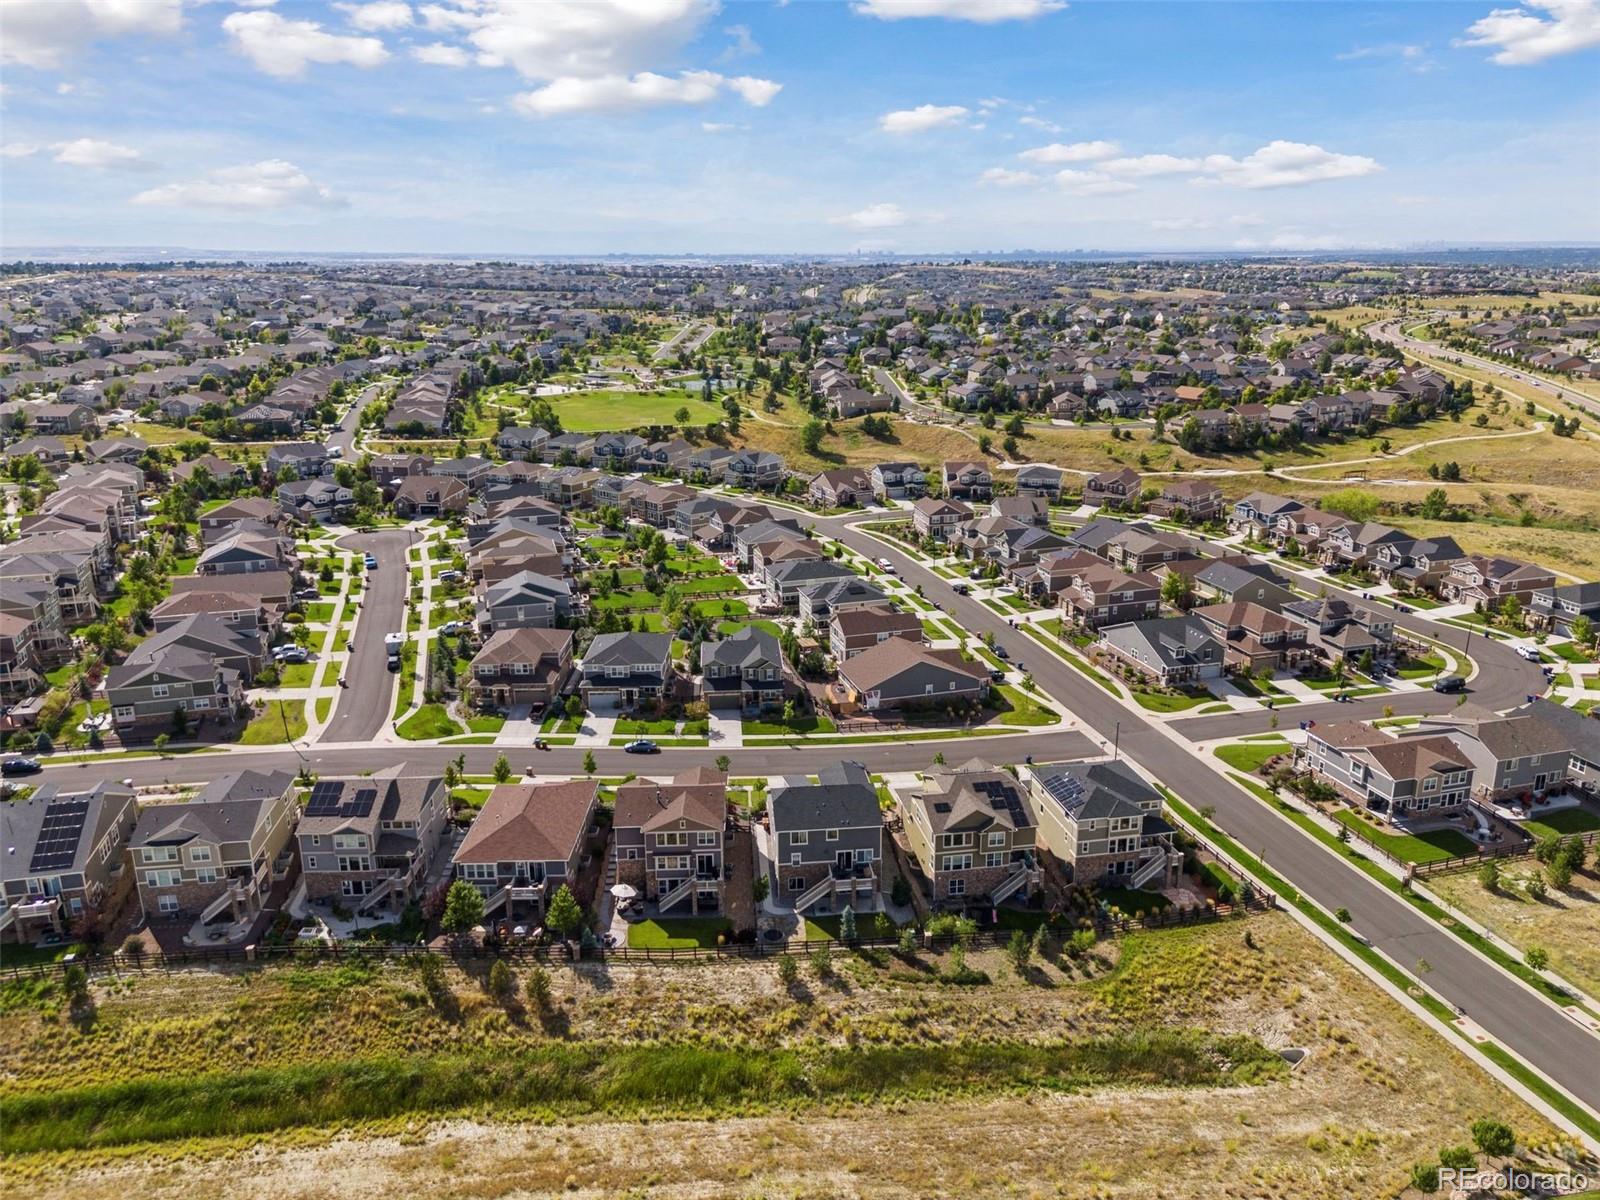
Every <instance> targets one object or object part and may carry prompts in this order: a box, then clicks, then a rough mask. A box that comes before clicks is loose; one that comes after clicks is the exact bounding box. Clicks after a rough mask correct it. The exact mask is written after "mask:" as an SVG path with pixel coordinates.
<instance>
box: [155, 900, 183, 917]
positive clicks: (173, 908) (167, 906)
mask: <svg viewBox="0 0 1600 1200" xmlns="http://www.w3.org/2000/svg"><path fill="white" fill-rule="evenodd" d="M156 908H157V909H159V910H160V911H161V912H164V913H175V912H177V911H178V898H177V897H176V896H157V897H156Z"/></svg>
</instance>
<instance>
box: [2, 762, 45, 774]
mask: <svg viewBox="0 0 1600 1200" xmlns="http://www.w3.org/2000/svg"><path fill="white" fill-rule="evenodd" d="M42 770H44V768H43V767H41V766H40V765H39V760H38V759H37V758H8V759H6V760H5V762H3V763H0V775H37V774H38V773H39V772H40V771H42Z"/></svg>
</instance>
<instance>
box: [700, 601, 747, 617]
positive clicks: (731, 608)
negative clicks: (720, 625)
mask: <svg viewBox="0 0 1600 1200" xmlns="http://www.w3.org/2000/svg"><path fill="white" fill-rule="evenodd" d="M694 613H695V615H696V616H698V617H709V618H711V619H712V620H716V619H717V618H719V617H722V618H727V619H729V620H731V619H732V618H734V617H747V616H749V615H750V606H749V605H748V604H746V603H745V602H744V601H743V600H696V601H695V602H694Z"/></svg>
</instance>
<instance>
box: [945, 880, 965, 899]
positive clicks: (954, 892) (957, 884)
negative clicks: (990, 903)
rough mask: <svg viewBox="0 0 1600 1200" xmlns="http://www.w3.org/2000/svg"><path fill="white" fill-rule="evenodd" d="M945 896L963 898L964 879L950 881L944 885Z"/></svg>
mask: <svg viewBox="0 0 1600 1200" xmlns="http://www.w3.org/2000/svg"><path fill="white" fill-rule="evenodd" d="M945 894H946V895H949V896H965V895H966V894H967V881H966V880H965V879H952V880H951V881H950V882H949V883H948V884H946V885H945Z"/></svg>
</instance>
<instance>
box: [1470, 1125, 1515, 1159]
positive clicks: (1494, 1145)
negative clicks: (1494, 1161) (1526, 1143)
mask: <svg viewBox="0 0 1600 1200" xmlns="http://www.w3.org/2000/svg"><path fill="white" fill-rule="evenodd" d="M1472 1144H1473V1145H1474V1146H1476V1147H1477V1148H1478V1149H1479V1151H1481V1152H1482V1153H1484V1154H1487V1155H1488V1156H1489V1157H1490V1158H1506V1157H1509V1156H1510V1155H1512V1154H1515V1153H1516V1150H1517V1135H1516V1134H1514V1133H1513V1132H1512V1131H1511V1126H1509V1125H1507V1124H1506V1123H1505V1122H1503V1121H1496V1120H1492V1119H1491V1118H1489V1117H1484V1118H1483V1119H1482V1120H1478V1121H1474V1122H1473V1123H1472Z"/></svg>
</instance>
